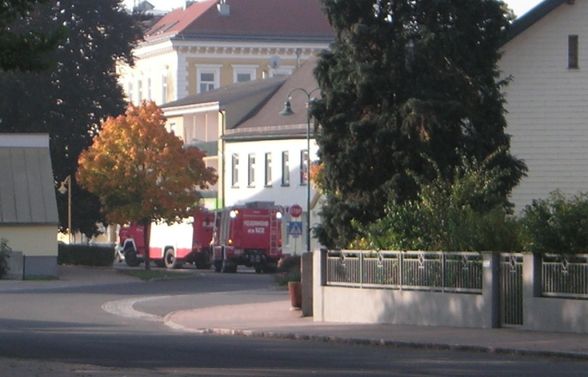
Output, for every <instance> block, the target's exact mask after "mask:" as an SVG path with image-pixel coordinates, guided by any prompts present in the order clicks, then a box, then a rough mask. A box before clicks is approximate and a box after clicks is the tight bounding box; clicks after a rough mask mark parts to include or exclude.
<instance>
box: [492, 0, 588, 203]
mask: <svg viewBox="0 0 588 377" xmlns="http://www.w3.org/2000/svg"><path fill="white" fill-rule="evenodd" d="M586 20H588V3H587V2H586V1H571V0H547V1H543V2H542V3H540V4H539V5H537V6H536V7H535V8H534V9H532V10H531V11H529V12H528V13H527V14H525V15H523V16H522V17H520V18H519V19H517V20H516V21H515V23H514V25H513V30H512V34H511V39H510V40H509V41H508V42H507V43H506V44H504V46H503V51H504V54H503V57H502V59H501V60H500V62H499V67H500V70H501V71H502V74H503V75H504V77H508V76H509V75H510V76H512V81H511V82H510V84H509V85H508V86H507V87H506V100H507V103H506V110H507V111H508V113H507V115H506V120H507V122H508V128H507V130H506V131H507V132H508V133H509V134H511V135H512V140H511V151H512V153H513V155H515V156H517V157H518V158H521V159H523V160H524V161H525V163H526V164H527V167H528V169H529V171H528V177H526V178H523V179H522V181H521V184H520V185H519V186H518V187H516V188H515V189H514V191H513V193H512V198H511V199H512V201H513V202H514V203H515V204H516V206H517V209H518V210H520V209H522V208H523V207H524V206H525V205H527V204H529V203H530V202H531V201H532V200H533V199H537V198H545V197H546V196H547V195H548V193H549V192H551V191H554V190H556V189H559V190H561V191H562V192H563V193H567V194H575V193H578V192H580V191H588V155H587V153H586V151H587V148H588V70H587V68H588V60H587V59H586V58H587V57H588V55H587V54H586V53H585V52H586V51H588V23H587V22H586Z"/></svg>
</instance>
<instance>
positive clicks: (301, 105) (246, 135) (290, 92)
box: [225, 58, 320, 140]
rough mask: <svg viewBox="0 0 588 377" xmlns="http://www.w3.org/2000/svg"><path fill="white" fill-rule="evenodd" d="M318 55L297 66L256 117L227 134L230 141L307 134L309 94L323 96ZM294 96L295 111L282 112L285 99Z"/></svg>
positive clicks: (313, 96) (302, 135)
mask: <svg viewBox="0 0 588 377" xmlns="http://www.w3.org/2000/svg"><path fill="white" fill-rule="evenodd" d="M316 64H317V58H310V59H309V60H307V61H306V62H305V63H304V64H303V65H302V66H301V67H300V68H299V69H297V70H296V71H295V72H294V73H293V74H292V75H291V76H290V77H289V78H288V80H286V82H284V84H283V85H282V86H281V87H280V88H279V89H278V90H277V91H276V92H275V94H273V95H272V96H271V97H270V98H269V99H268V100H267V102H266V103H265V104H264V105H263V106H262V107H261V109H259V111H257V112H256V113H255V114H254V115H253V116H251V117H249V118H248V119H246V120H244V121H243V122H241V123H239V124H238V125H237V127H235V128H234V129H232V130H227V131H226V133H225V139H226V140H237V139H258V138H260V137H261V138H265V139H268V138H281V137H288V138H291V137H306V125H307V112H306V111H307V107H306V104H307V102H308V96H307V95H306V94H305V93H304V92H303V91H302V90H300V89H304V91H306V93H309V94H311V97H312V98H317V97H320V91H319V90H318V83H317V81H316V79H315V77H314V69H315V68H316ZM288 96H290V98H291V99H290V104H291V106H292V110H293V112H294V114H292V115H289V116H282V115H280V111H281V110H282V109H283V107H284V102H285V101H286V99H287V98H288Z"/></svg>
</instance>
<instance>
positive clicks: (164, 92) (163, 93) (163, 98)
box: [161, 72, 167, 104]
mask: <svg viewBox="0 0 588 377" xmlns="http://www.w3.org/2000/svg"><path fill="white" fill-rule="evenodd" d="M164 103H167V72H163V73H162V74H161V104H164Z"/></svg>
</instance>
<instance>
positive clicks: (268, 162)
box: [265, 153, 272, 187]
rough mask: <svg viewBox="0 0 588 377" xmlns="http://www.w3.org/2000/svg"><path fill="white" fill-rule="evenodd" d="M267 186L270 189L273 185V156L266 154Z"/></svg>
mask: <svg viewBox="0 0 588 377" xmlns="http://www.w3.org/2000/svg"><path fill="white" fill-rule="evenodd" d="M265 185H266V187H269V186H271V185H272V154H271V153H266V154H265Z"/></svg>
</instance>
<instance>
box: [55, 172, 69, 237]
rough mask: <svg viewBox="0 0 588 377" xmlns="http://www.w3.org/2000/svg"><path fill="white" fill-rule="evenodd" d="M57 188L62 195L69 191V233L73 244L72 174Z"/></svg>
mask: <svg viewBox="0 0 588 377" xmlns="http://www.w3.org/2000/svg"><path fill="white" fill-rule="evenodd" d="M57 190H58V191H59V193H60V194H62V195H63V194H65V193H66V192H67V235H68V240H69V243H70V244H71V235H72V233H71V175H68V176H67V177H65V179H64V180H63V181H61V185H60V186H59V188H58V189H57Z"/></svg>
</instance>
